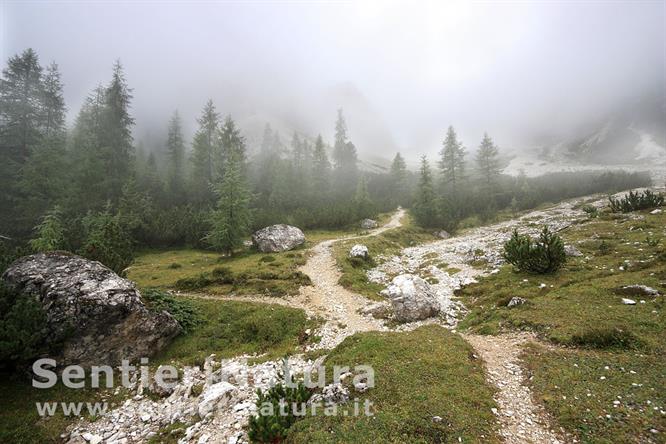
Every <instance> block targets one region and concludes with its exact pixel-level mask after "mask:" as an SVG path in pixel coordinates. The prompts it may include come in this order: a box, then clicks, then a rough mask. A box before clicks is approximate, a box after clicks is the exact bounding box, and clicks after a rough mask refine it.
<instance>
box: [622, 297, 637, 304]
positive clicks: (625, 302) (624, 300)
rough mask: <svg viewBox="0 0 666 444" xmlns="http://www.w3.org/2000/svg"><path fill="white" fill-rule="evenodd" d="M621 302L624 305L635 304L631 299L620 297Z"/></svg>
mask: <svg viewBox="0 0 666 444" xmlns="http://www.w3.org/2000/svg"><path fill="white" fill-rule="evenodd" d="M622 303H623V304H624V305H636V301H634V300H633V299H627V298H622Z"/></svg>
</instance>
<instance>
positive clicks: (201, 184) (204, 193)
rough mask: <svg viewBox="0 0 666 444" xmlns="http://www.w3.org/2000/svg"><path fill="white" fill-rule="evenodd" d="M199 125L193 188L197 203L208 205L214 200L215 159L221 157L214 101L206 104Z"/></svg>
mask: <svg viewBox="0 0 666 444" xmlns="http://www.w3.org/2000/svg"><path fill="white" fill-rule="evenodd" d="M197 123H198V124H199V129H198V130H197V132H196V134H195V135H194V142H193V143H192V158H191V161H192V175H191V188H192V195H193V198H194V199H195V201H197V202H198V203H200V204H207V203H211V202H212V201H213V200H214V194H213V189H212V186H213V180H214V174H213V172H214V167H215V166H214V159H215V158H216V157H219V155H217V154H216V152H217V151H219V149H220V147H219V143H218V139H217V136H218V134H217V131H218V127H219V124H220V116H219V114H218V113H217V111H216V110H215V105H214V104H213V101H212V100H209V101H208V103H206V106H205V107H204V109H203V111H202V113H201V117H199V119H197Z"/></svg>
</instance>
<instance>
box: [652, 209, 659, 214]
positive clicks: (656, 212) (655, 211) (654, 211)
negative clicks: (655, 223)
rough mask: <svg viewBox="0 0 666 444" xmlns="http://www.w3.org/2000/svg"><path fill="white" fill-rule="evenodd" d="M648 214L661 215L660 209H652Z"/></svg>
mask: <svg viewBox="0 0 666 444" xmlns="http://www.w3.org/2000/svg"><path fill="white" fill-rule="evenodd" d="M650 214H661V208H657V209H654V210H652V211H650Z"/></svg>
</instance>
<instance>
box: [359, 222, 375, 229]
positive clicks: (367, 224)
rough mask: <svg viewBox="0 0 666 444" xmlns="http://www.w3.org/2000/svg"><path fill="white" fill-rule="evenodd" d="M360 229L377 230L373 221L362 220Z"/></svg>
mask: <svg viewBox="0 0 666 444" xmlns="http://www.w3.org/2000/svg"><path fill="white" fill-rule="evenodd" d="M361 228H363V229H366V230H369V229H371V228H377V221H376V220H373V219H363V220H362V221H361Z"/></svg>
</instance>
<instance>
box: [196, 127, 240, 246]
mask: <svg viewBox="0 0 666 444" xmlns="http://www.w3.org/2000/svg"><path fill="white" fill-rule="evenodd" d="M222 133H223V134H222V139H223V142H222V147H223V150H224V153H223V157H224V159H225V163H224V172H223V173H222V174H220V175H219V177H221V179H220V180H219V182H218V184H217V186H216V187H215V193H216V195H217V196H218V204H217V208H216V209H215V211H213V213H212V217H211V224H212V230H211V231H210V232H209V233H208V235H207V236H206V240H207V241H208V243H210V245H211V246H213V247H214V248H216V249H218V250H220V251H223V252H225V253H227V254H232V253H233V252H234V250H236V249H238V248H240V247H241V246H242V245H243V237H244V236H246V235H247V234H249V231H250V226H251V212H250V200H251V194H250V190H249V187H248V185H247V178H246V167H245V141H244V139H243V137H242V136H241V135H240V133H239V132H238V130H237V129H236V127H235V124H234V122H233V120H231V117H227V119H226V120H225V123H224V126H223V128H222Z"/></svg>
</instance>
